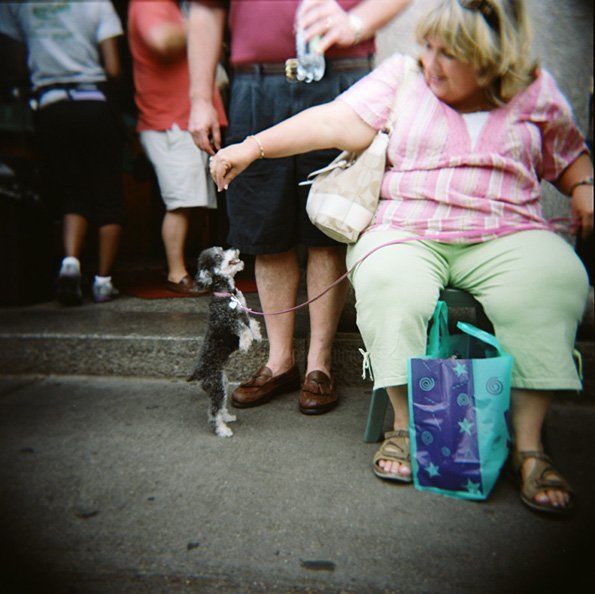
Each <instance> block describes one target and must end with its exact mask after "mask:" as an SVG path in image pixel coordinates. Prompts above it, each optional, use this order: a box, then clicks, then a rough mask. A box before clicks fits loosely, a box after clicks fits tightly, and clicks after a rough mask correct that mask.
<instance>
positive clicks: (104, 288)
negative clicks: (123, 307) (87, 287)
mask: <svg viewBox="0 0 595 594" xmlns="http://www.w3.org/2000/svg"><path fill="white" fill-rule="evenodd" d="M119 294H120V292H119V291H118V289H116V287H114V285H112V281H107V282H103V283H98V282H97V281H95V282H94V283H93V301H95V303H105V302H106V301H111V300H112V299H115V298H116V297H117V296H118V295H119Z"/></svg>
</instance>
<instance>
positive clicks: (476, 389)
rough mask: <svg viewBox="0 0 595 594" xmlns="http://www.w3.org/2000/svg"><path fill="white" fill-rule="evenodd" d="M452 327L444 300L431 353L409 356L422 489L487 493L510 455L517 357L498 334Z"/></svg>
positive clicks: (415, 467) (414, 448)
mask: <svg viewBox="0 0 595 594" xmlns="http://www.w3.org/2000/svg"><path fill="white" fill-rule="evenodd" d="M457 327H458V328H459V329H460V330H461V331H462V334H453V335H450V334H449V332H448V310H447V306H446V303H444V302H443V301H439V302H438V304H437V306H436V310H435V312H434V316H433V319H432V326H431V329H430V334H429V337H428V347H427V351H426V356H424V357H416V358H412V359H410V360H409V385H408V389H409V429H410V435H411V463H412V464H411V465H412V473H413V481H414V484H415V487H416V488H417V489H419V490H422V491H433V492H436V493H441V494H443V495H449V496H453V497H459V498H462V499H480V500H481V499H486V498H487V497H488V495H489V494H490V492H491V490H492V488H493V487H494V484H495V483H496V480H497V478H498V475H499V473H500V470H501V469H502V466H503V465H504V462H505V461H506V458H507V456H508V443H509V432H508V411H509V408H510V383H511V373H512V357H511V356H510V355H508V354H507V353H505V352H504V351H503V350H502V347H501V346H500V344H499V342H498V340H497V339H496V337H495V336H493V335H492V334H489V333H488V332H484V331H483V330H480V329H479V328H476V327H475V326H472V325H471V324H465V323H462V322H459V323H458V324H457Z"/></svg>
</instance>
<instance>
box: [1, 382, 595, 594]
mask: <svg viewBox="0 0 595 594" xmlns="http://www.w3.org/2000/svg"><path fill="white" fill-rule="evenodd" d="M368 397H369V393H366V389H365V388H362V387H350V388H343V389H342V402H341V404H340V406H339V407H338V409H337V410H336V411H334V412H332V413H331V414H328V415H323V416H320V417H306V416H304V415H301V414H299V412H298V411H297V406H296V396H295V395H293V396H283V397H280V398H279V399H277V400H275V401H273V402H271V403H270V404H268V405H267V406H263V407H260V408H255V409H249V410H241V411H239V413H238V416H239V420H238V422H237V423H235V424H233V427H234V431H235V436H234V437H233V438H231V439H224V438H216V437H214V436H213V435H212V434H211V433H210V432H209V430H208V428H207V425H206V422H205V416H206V407H207V401H206V397H205V396H204V395H201V393H200V392H199V391H198V389H197V387H196V386H194V385H191V384H188V383H186V382H184V381H180V380H174V381H167V380H157V379H153V380H150V379H142V380H141V379H135V378H126V379H123V378H98V377H93V378H91V377H59V376H45V377H32V376H29V377H4V378H2V379H0V535H1V536H0V538H1V540H2V545H3V547H2V548H3V550H2V551H1V552H2V553H3V554H2V557H1V559H2V561H1V562H0V563H1V566H2V573H1V575H0V592H1V593H2V594H5V593H6V594H13V593H14V594H17V593H18V594H21V593H25V592H27V593H28V592H35V593H40V594H42V593H43V594H54V593H65V594H66V593H67V594H95V593H101V594H119V593H127V594H128V593H134V594H136V593H151V594H153V593H155V594H156V593H166V594H168V593H170V592H171V593H181V592H184V593H190V592H217V593H219V592H222V593H232V592H233V593H235V592H239V593H244V592H246V593H252V592H273V593H280V592H329V593H330V592H348V593H367V592H424V593H426V592H427V593H434V592H435V593H450V592H452V593H455V592H456V593H459V592H482V593H484V592H494V593H495V592H498V593H503V592H515V593H524V592H540V593H543V592H547V591H549V589H550V587H554V586H561V587H562V589H561V590H560V591H563V592H582V591H587V584H591V585H592V584H593V583H594V582H593V580H594V579H595V571H594V569H593V566H594V564H593V542H594V537H593V532H592V528H593V526H594V525H595V485H594V481H593V479H592V476H591V475H590V474H589V471H591V472H592V470H593V459H594V458H595V443H594V441H593V439H592V434H593V426H594V424H595V408H594V407H593V406H592V405H585V404H578V403H574V404H572V403H563V404H559V405H557V406H556V407H555V408H554V409H553V410H552V414H551V416H550V419H549V431H548V433H549V435H550V442H551V450H552V451H553V453H554V455H555V459H556V461H557V462H558V464H559V466H560V468H561V469H563V471H564V472H565V474H566V475H567V477H568V479H569V480H570V481H571V482H572V483H573V485H574V487H575V489H576V491H577V492H578V497H579V508H578V510H577V513H576V514H575V516H574V517H573V518H572V519H570V520H565V521H556V520H548V519H543V518H541V517H539V516H536V515H534V514H532V513H531V512H530V511H528V510H527V509H525V508H524V507H523V506H522V505H521V504H520V502H519V499H518V493H517V492H516V490H515V489H514V488H513V486H512V485H511V484H510V483H508V482H507V481H506V480H501V481H500V483H499V484H498V485H497V486H496V489H495V490H494V492H493V494H492V496H491V498H490V500H489V502H487V503H473V502H466V501H459V500H454V499H449V498H445V497H441V496H438V495H433V494H427V493H420V492H417V491H415V490H414V489H413V488H412V487H410V486H399V485H395V484H387V483H385V482H382V481H380V480H378V479H376V478H375V477H374V476H373V475H372V473H371V470H370V463H371V459H372V455H373V453H374V451H375V449H376V445H375V444H364V443H363V442H362V434H363V428H364V423H365V415H366V411H367V406H368ZM585 557H587V558H590V561H589V562H588V563H587V564H585V563H583V561H582V560H583V559H584V558H585Z"/></svg>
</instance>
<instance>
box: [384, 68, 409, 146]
mask: <svg viewBox="0 0 595 594" xmlns="http://www.w3.org/2000/svg"><path fill="white" fill-rule="evenodd" d="M415 72H416V70H415V69H414V67H413V64H411V63H410V62H409V60H408V59H407V60H406V61H405V73H404V75H403V82H402V83H401V86H400V87H399V88H398V89H397V92H396V93H395V97H394V99H393V105H392V107H391V110H390V113H389V114H388V117H387V118H386V122H385V123H384V126H383V127H382V129H381V130H380V132H381V133H384V134H389V135H390V134H392V131H393V121H394V119H395V113H396V111H397V101H398V99H399V97H400V96H401V95H402V94H403V92H404V90H405V89H406V88H407V86H408V84H409V83H410V82H411V81H412V80H413V74H414V73H415Z"/></svg>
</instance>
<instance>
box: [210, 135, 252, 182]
mask: <svg viewBox="0 0 595 594" xmlns="http://www.w3.org/2000/svg"><path fill="white" fill-rule="evenodd" d="M259 156H260V149H259V146H258V144H257V142H256V141H255V140H254V139H250V138H247V139H246V140H244V142H241V143H239V144H231V145H229V146H228V147H225V148H224V149H221V150H220V151H218V152H217V154H216V155H215V156H213V157H211V158H210V160H209V162H210V169H211V177H212V178H213V181H214V182H215V185H216V186H217V190H218V191H219V192H221V191H223V190H227V188H228V186H229V184H230V183H231V181H232V180H233V179H235V178H236V177H237V176H238V175H239V174H240V173H242V171H244V169H246V168H247V167H248V165H250V164H251V163H252V162H253V161H256V159H258V157H259Z"/></svg>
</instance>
